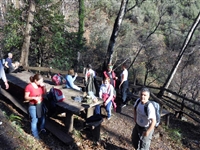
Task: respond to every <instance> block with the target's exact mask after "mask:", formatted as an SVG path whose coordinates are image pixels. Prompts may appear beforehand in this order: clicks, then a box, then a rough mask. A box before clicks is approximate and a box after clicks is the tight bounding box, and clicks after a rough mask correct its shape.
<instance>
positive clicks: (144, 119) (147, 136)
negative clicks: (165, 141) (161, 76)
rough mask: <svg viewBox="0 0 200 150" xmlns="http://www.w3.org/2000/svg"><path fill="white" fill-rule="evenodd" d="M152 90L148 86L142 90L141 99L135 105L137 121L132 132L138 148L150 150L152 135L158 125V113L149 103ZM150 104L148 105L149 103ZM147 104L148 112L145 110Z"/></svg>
mask: <svg viewBox="0 0 200 150" xmlns="http://www.w3.org/2000/svg"><path fill="white" fill-rule="evenodd" d="M149 97H150V91H149V89H148V88H142V89H141V90H140V99H138V100H137V101H140V102H139V103H137V101H136V102H135V105H134V121H135V123H136V125H135V127H134V129H133V132H132V143H133V146H134V148H135V149H137V150H149V147H150V144H151V139H152V135H153V132H154V128H155V125H156V113H155V108H154V106H153V104H152V103H149ZM147 104H148V105H147ZM145 105H147V113H146V112H145Z"/></svg>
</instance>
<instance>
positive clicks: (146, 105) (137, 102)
mask: <svg viewBox="0 0 200 150" xmlns="http://www.w3.org/2000/svg"><path fill="white" fill-rule="evenodd" d="M139 103H140V99H138V100H137V101H136V105H135V110H136V109H137V106H138V104H139ZM149 103H150V101H148V102H146V104H145V105H144V112H145V114H146V115H147V116H148V111H147V109H148V106H149Z"/></svg>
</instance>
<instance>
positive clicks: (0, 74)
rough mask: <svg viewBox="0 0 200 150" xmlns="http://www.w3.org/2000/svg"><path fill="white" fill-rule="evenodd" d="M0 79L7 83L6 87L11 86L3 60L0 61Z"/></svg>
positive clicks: (0, 122)
mask: <svg viewBox="0 0 200 150" xmlns="http://www.w3.org/2000/svg"><path fill="white" fill-rule="evenodd" d="M0 79H2V80H3V82H4V84H5V89H8V88H9V84H8V81H7V78H6V74H5V71H4V67H3V65H2V62H1V61H0ZM0 92H1V86H0ZM1 124H2V121H0V125H1Z"/></svg>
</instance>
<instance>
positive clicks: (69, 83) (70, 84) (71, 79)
mask: <svg viewBox="0 0 200 150" xmlns="http://www.w3.org/2000/svg"><path fill="white" fill-rule="evenodd" d="M72 76H74V70H73V69H70V70H69V71H68V75H66V77H65V78H66V88H72V89H75V90H78V91H81V88H80V87H78V86H77V85H75V84H74V81H75V80H76V77H77V76H78V74H77V73H76V74H75V76H74V77H72Z"/></svg>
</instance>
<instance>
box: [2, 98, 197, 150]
mask: <svg viewBox="0 0 200 150" xmlns="http://www.w3.org/2000/svg"><path fill="white" fill-rule="evenodd" d="M0 99H1V101H0V121H2V122H3V124H2V125H0V145H1V148H0V149H3V150H7V149H8V150H16V149H24V150H29V149H40V150H41V149H43V150H50V149H51V150H54V149H56V150H66V149H67V150H104V149H106V150H133V147H132V144H131V132H132V129H133V127H134V122H133V106H132V105H131V104H129V105H128V106H126V107H124V108H123V109H122V110H121V113H116V112H113V115H112V118H111V119H110V120H106V118H105V119H104V121H103V123H102V126H101V135H100V137H101V140H100V142H96V141H94V140H93V134H92V132H91V129H88V128H85V127H84V121H83V120H82V119H81V118H80V117H76V118H75V122H74V124H75V130H74V132H73V134H72V137H73V138H74V141H75V142H74V143H72V144H71V145H65V144H63V143H62V142H60V141H59V140H58V139H57V138H56V137H54V136H53V135H52V134H51V133H50V132H48V133H47V134H46V135H41V140H40V141H37V140H35V139H34V138H33V137H32V136H31V134H30V122H29V119H28V117H27V116H24V117H23V116H22V115H21V114H20V113H19V111H16V110H15V108H13V107H12V104H8V103H9V101H8V100H6V99H5V98H4V97H2V96H0ZM5 114H6V116H10V115H11V114H15V115H16V116H20V117H21V118H22V121H21V122H20V123H17V122H18V121H16V119H12V117H11V116H10V117H6V116H5ZM104 114H105V112H104ZM11 120H15V121H11ZM61 122H62V121H61ZM163 122H164V121H163ZM14 124H19V125H20V126H21V127H20V128H19V127H18V126H16V125H14ZM173 129H176V130H173ZM172 131H173V132H172ZM176 131H178V132H176ZM175 133H177V134H175ZM199 137H200V127H199V125H195V124H193V123H189V122H184V121H180V120H177V119H175V118H174V117H173V116H171V119H170V126H169V129H168V132H167V128H166V127H165V126H164V124H163V123H162V122H161V125H160V126H159V127H158V128H156V129H155V133H154V137H153V140H152V143H151V149H152V150H198V149H200V140H199Z"/></svg>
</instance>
